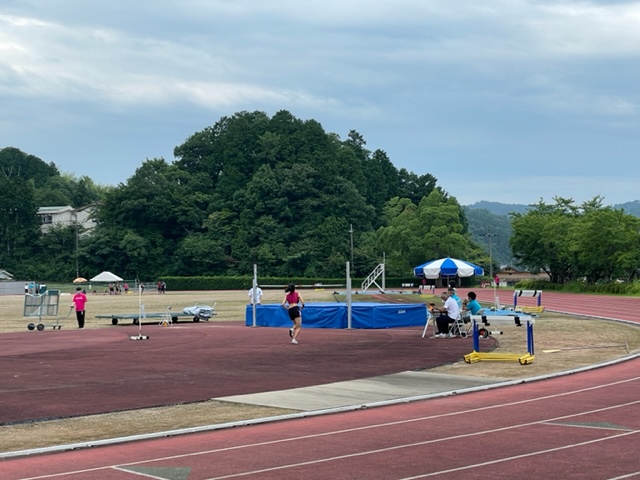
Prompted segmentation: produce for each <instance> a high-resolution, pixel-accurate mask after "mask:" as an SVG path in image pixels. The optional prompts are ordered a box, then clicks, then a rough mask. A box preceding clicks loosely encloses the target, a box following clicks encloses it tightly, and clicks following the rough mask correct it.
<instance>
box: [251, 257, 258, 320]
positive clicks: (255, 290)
mask: <svg viewBox="0 0 640 480" xmlns="http://www.w3.org/2000/svg"><path fill="white" fill-rule="evenodd" d="M257 293H258V266H257V265H256V264H255V263H254V264H253V287H252V289H251V309H252V310H253V326H254V327H255V326H256V323H257V322H256V303H257V297H258V295H257Z"/></svg>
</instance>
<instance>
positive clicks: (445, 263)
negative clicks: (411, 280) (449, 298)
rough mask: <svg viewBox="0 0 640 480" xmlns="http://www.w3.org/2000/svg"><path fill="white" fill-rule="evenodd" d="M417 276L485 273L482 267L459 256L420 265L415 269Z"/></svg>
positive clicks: (457, 275) (438, 276) (470, 275)
mask: <svg viewBox="0 0 640 480" xmlns="http://www.w3.org/2000/svg"><path fill="white" fill-rule="evenodd" d="M413 274H414V275H415V276H416V277H421V278H422V277H424V278H430V279H434V278H440V277H472V276H473V275H484V270H483V269H482V267H479V266H478V265H475V264H473V263H470V262H465V261H464V260H458V259H457V258H449V257H447V258H440V259H438V260H431V261H430V262H427V263H423V264H422V265H418V266H417V267H415V268H414V269H413Z"/></svg>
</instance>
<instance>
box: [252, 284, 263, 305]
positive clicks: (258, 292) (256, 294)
mask: <svg viewBox="0 0 640 480" xmlns="http://www.w3.org/2000/svg"><path fill="white" fill-rule="evenodd" d="M255 288H256V289H255V291H254V290H253V287H251V288H250V289H249V303H250V304H251V305H253V304H254V303H255V304H256V305H260V304H261V303H262V289H261V288H260V287H259V286H258V285H256V287H255Z"/></svg>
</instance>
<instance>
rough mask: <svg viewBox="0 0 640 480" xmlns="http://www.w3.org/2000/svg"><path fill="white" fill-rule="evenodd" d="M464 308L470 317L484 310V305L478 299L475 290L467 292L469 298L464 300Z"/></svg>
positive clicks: (465, 314) (466, 314) (466, 315)
mask: <svg viewBox="0 0 640 480" xmlns="http://www.w3.org/2000/svg"><path fill="white" fill-rule="evenodd" d="M463 310H464V316H465V317H468V316H469V315H478V312H479V311H480V310H482V306H481V305H480V304H479V303H478V301H477V300H476V293H475V292H469V293H467V299H466V300H465V301H464V306H463Z"/></svg>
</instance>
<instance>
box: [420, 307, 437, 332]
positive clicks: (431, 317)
mask: <svg viewBox="0 0 640 480" xmlns="http://www.w3.org/2000/svg"><path fill="white" fill-rule="evenodd" d="M430 324H431V325H433V335H432V337H435V336H436V317H435V316H434V315H433V313H432V312H431V310H429V309H427V321H426V322H425V323H424V329H423V330H422V338H424V336H425V335H426V334H427V328H428V327H429V325H430Z"/></svg>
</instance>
